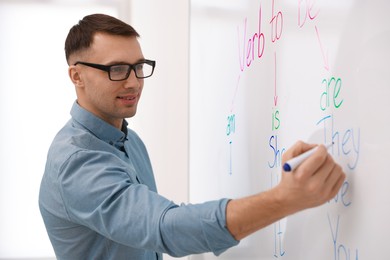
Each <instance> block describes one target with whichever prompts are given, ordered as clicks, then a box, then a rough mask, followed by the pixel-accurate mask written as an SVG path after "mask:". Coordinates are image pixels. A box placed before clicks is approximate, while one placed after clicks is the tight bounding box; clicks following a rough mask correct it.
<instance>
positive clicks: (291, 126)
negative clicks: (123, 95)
mask: <svg viewBox="0 0 390 260" xmlns="http://www.w3.org/2000/svg"><path fill="white" fill-rule="evenodd" d="M389 11H390V2H388V1H385V0H383V1H381V0H373V1H359V0H344V1H335V0H333V1H326V0H296V1H292V0H290V1H287V0H285V1H282V0H269V1H254V0H240V1H234V0H213V1H206V0H192V1H191V11H190V12H191V15H190V150H189V162H190V166H189V171H190V201H191V202H192V203H198V202H203V201H206V200H212V199H218V198H221V197H229V198H237V197H242V196H245V195H249V194H254V193H257V192H260V191H264V190H267V189H269V188H271V187H273V186H275V185H276V184H277V183H278V181H279V179H280V171H281V155H282V154H283V152H284V151H285V150H286V149H288V148H289V147H290V146H291V145H293V144H294V143H295V141H297V140H303V141H306V142H310V143H329V142H332V141H333V142H335V145H334V146H333V148H331V149H330V153H331V154H332V156H333V158H334V159H335V160H336V161H337V162H338V163H340V165H341V166H342V167H343V169H344V171H345V172H346V174H347V179H346V181H345V182H344V184H343V186H342V188H341V190H340V192H339V193H338V194H337V196H336V197H335V198H334V199H332V200H331V201H329V202H328V203H326V204H325V205H323V206H320V207H317V208H314V209H309V210H305V211H303V212H300V213H298V214H295V215H292V216H289V217H287V218H285V219H283V220H281V221H278V222H276V223H274V224H272V225H270V226H268V227H266V228H264V229H263V230H261V231H259V232H257V233H255V234H254V235H252V236H250V237H248V238H245V239H243V240H242V241H241V243H240V245H239V246H238V247H236V248H232V249H230V250H228V251H227V252H225V253H223V254H222V255H221V256H220V258H218V259H289V260H290V259H291V260H301V259H302V260H305V259H320V260H321V259H324V260H325V259H332V260H340V259H342V260H344V259H348V260H349V259H353V260H357V259H389V258H388V254H387V251H386V248H387V246H388V245H389V244H390V236H389V234H388V232H389V231H390V221H389V220H390V206H389V205H390V189H389V188H388V186H389V185H388V183H389V182H390V177H389V174H388V171H387V170H386V167H385V165H386V160H387V158H388V155H389V152H388V147H389V146H390V138H389V133H390V124H389V119H390V118H389V117H390V112H389V111H390V109H389V108H388V100H389V98H390V86H389V84H388V82H389V75H390V65H389V61H390V50H389V48H390V47H389V46H390V16H389V15H388V12H389ZM214 258H216V257H215V256H213V255H212V254H202V255H196V256H192V257H191V259H214Z"/></svg>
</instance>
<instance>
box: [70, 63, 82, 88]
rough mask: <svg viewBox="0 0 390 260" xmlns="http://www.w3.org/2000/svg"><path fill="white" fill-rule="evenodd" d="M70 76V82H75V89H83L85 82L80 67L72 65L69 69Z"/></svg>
mask: <svg viewBox="0 0 390 260" xmlns="http://www.w3.org/2000/svg"><path fill="white" fill-rule="evenodd" d="M68 74H69V78H70V80H71V81H72V82H73V84H74V85H75V87H83V86H84V82H83V80H82V77H81V71H80V69H79V68H78V67H76V66H75V65H70V66H69V68H68Z"/></svg>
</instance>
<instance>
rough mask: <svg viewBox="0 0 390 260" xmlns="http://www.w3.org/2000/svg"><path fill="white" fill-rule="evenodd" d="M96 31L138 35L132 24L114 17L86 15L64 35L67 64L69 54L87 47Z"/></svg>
mask: <svg viewBox="0 0 390 260" xmlns="http://www.w3.org/2000/svg"><path fill="white" fill-rule="evenodd" d="M98 32H103V33H108V34H111V35H121V36H134V37H139V34H138V33H137V31H136V30H135V29H134V28H133V27H132V26H130V25H129V24H127V23H125V22H122V21H121V20H119V19H117V18H115V17H112V16H109V15H106V14H91V15H87V16H85V17H84V18H83V19H82V20H80V21H79V23H78V24H76V25H74V26H73V27H72V28H71V29H70V30H69V33H68V36H67V37H66V40H65V56H66V61H67V62H68V64H69V57H70V55H72V54H73V53H75V52H78V51H80V50H82V49H86V48H88V47H89V46H90V45H91V44H92V41H93V36H94V35H95V33H98Z"/></svg>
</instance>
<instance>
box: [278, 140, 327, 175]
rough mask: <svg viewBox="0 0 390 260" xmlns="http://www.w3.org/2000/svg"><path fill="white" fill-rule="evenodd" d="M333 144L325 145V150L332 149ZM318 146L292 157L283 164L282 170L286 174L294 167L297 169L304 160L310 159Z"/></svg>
mask: <svg viewBox="0 0 390 260" xmlns="http://www.w3.org/2000/svg"><path fill="white" fill-rule="evenodd" d="M333 144H334V143H330V144H327V145H325V147H326V150H328V149H329V148H330V147H332V145H333ZM317 148H318V146H316V147H314V148H312V149H310V150H309V151H306V152H304V153H303V154H300V155H298V156H297V157H294V158H292V159H290V160H288V161H287V162H285V163H284V165H283V170H285V171H286V172H291V171H293V170H294V169H295V168H296V167H298V166H299V165H300V164H301V163H303V161H304V160H306V159H307V158H309V157H310V155H312V154H313V153H314V152H315V151H316V150H317Z"/></svg>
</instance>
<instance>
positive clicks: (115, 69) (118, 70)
mask: <svg viewBox="0 0 390 260" xmlns="http://www.w3.org/2000/svg"><path fill="white" fill-rule="evenodd" d="M128 68H129V66H127V65H119V66H112V67H111V72H113V73H123V72H127V70H128Z"/></svg>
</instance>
